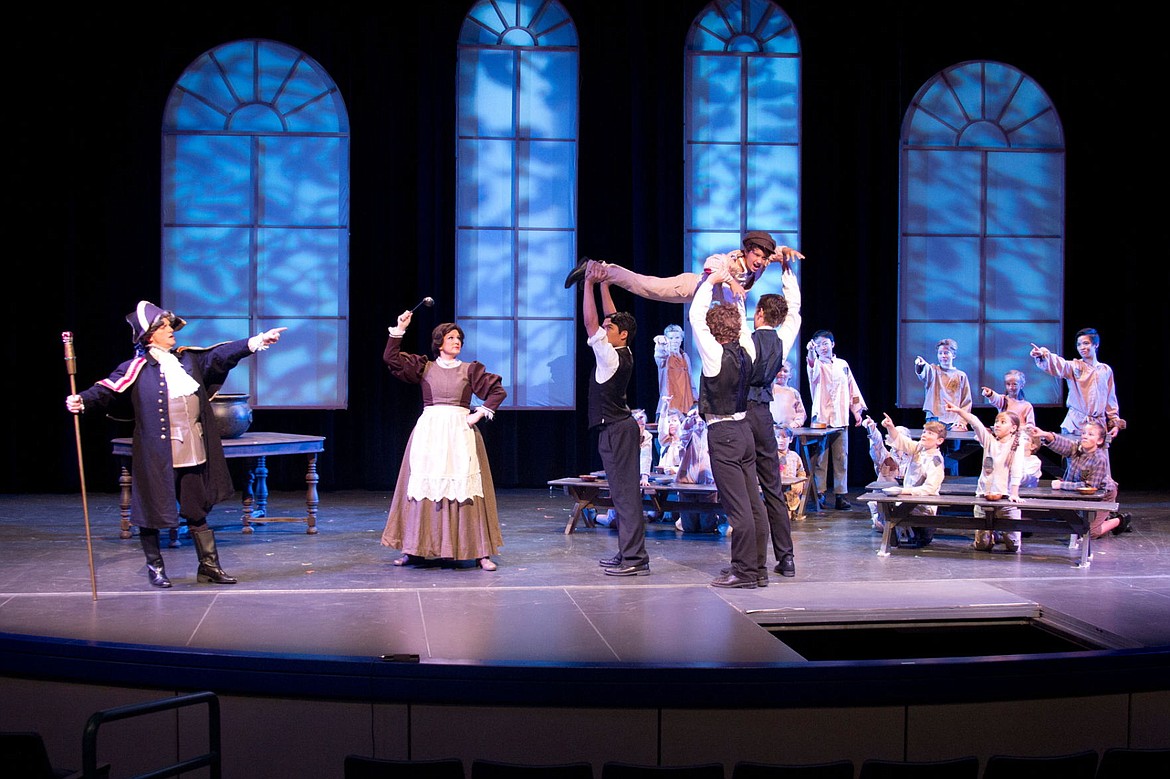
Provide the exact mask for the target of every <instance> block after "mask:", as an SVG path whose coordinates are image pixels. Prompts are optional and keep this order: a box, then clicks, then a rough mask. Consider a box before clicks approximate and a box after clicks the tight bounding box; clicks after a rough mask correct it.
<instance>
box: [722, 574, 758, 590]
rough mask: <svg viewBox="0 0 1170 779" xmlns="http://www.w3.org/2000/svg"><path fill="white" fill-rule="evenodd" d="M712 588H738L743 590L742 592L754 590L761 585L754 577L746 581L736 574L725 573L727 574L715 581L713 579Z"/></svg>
mask: <svg viewBox="0 0 1170 779" xmlns="http://www.w3.org/2000/svg"><path fill="white" fill-rule="evenodd" d="M711 586H712V587H728V588H731V587H737V588H739V589H742V590H754V589H755V588H756V587H758V586H759V583H758V581H757V580H756V578H755V577H752V578H751V579H745V578H742V577H739V576H736V575H735V574H734V573H732V572H730V571H728V572H727V573H725V574H723V575H721V576H719V577H717V578H715V579H712V580H711Z"/></svg>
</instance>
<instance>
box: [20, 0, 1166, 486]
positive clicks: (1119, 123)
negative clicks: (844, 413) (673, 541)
mask: <svg viewBox="0 0 1170 779" xmlns="http://www.w3.org/2000/svg"><path fill="white" fill-rule="evenodd" d="M563 3H564V5H565V6H566V8H567V9H568V10H569V12H570V13H571V14H572V16H573V19H574V21H575V23H576V25H577V29H578V33H579V38H580V45H581V60H580V66H581V128H580V163H581V164H580V182H579V223H578V228H579V233H578V242H579V247H578V248H579V250H580V252H581V253H582V254H588V255H590V256H595V257H599V258H604V259H614V260H622V261H624V262H627V263H630V264H632V265H633V266H635V267H637V268H639V269H641V270H644V271H647V272H651V273H662V274H666V273H673V272H677V270H678V269H679V267H680V262H681V260H680V258H681V254H682V240H681V235H680V233H681V230H682V218H683V192H682V159H683V149H682V98H683V88H682V73H683V52H682V47H683V42H684V40H685V36H686V33H687V30H688V27H689V25H690V24H691V22H692V20H693V19H694V17H695V16H696V15H697V14H698V13H699V11H700V10H701V9H702V8H703V7H704V5H705V3H704V2H702V0H657V1H651V0H620V1H619V0H563ZM781 5H782V7H783V8H784V9H785V11H786V12H787V13H788V14H789V16H790V17H791V18H792V19H793V20H794V21H795V23H796V25H797V29H798V31H799V35H800V38H801V45H802V50H803V53H804V60H803V74H804V82H803V127H804V138H803V142H804V146H803V193H802V197H803V200H802V203H803V239H802V245H801V246H800V247H799V248H800V249H802V250H803V251H804V252H805V253H806V254H807V255H808V257H809V259H808V261H807V262H806V264H805V266H804V270H803V290H804V301H805V303H804V314H805V319H804V321H805V328H806V331H807V332H811V329H818V328H822V327H824V328H828V329H831V330H832V331H833V332H834V333H835V334H836V336H837V342H838V352H839V353H840V354H841V356H843V357H845V358H846V359H847V360H848V361H849V362H850V364H851V365H852V366H853V368H854V369H855V371H856V373H857V374H858V376H859V377H861V381H862V387H863V391H864V393H865V395H866V398H867V400H868V401H869V403H870V404H871V412H872V413H874V414H880V413H881V412H882V411H889V412H890V413H891V416H893V417H894V418H895V420H896V421H899V422H905V423H907V424H910V425H912V426H917V422H918V421H919V414H920V412H918V411H916V410H914V409H897V408H895V407H894V405H893V402H894V366H893V364H892V359H891V355H892V354H893V349H894V343H895V337H894V336H895V332H894V328H895V320H894V317H895V312H896V301H897V290H896V278H897V259H898V258H897V251H898V236H897V218H898V138H899V131H900V125H901V121H902V117H903V115H904V114H905V111H906V108H907V106H908V103H909V101H910V99H911V98H912V97H913V95H914V93H915V92H916V91H917V89H918V88H919V87H920V86H921V85H922V84H923V83H924V82H925V81H926V80H927V79H929V78H930V77H931V76H933V75H934V74H935V73H937V72H938V71H940V70H942V69H943V68H946V67H948V66H950V65H954V64H956V63H959V62H963V61H966V60H972V59H991V60H998V61H1002V62H1005V63H1008V64H1011V65H1013V66H1015V67H1017V68H1019V69H1020V70H1022V71H1023V72H1025V73H1026V74H1028V75H1029V76H1031V77H1032V78H1034V79H1035V80H1036V81H1037V82H1038V83H1039V84H1040V85H1042V87H1043V88H1044V89H1045V90H1046V91H1047V92H1048V93H1049V96H1050V97H1051V98H1052V100H1053V102H1054V104H1055V105H1056V108H1057V110H1058V111H1059V112H1060V118H1061V120H1062V122H1063V124H1064V128H1065V133H1066V141H1067V149H1068V163H1067V172H1068V191H1067V214H1066V221H1067V239H1068V241H1067V271H1068V272H1067V276H1066V284H1065V289H1064V290H1063V291H1059V290H1054V291H1053V293H1052V294H1053V295H1054V303H1055V302H1056V300H1057V299H1056V297H1055V296H1056V295H1060V294H1063V296H1064V305H1065V307H1066V308H1065V310H1066V323H1067V333H1066V335H1065V338H1064V339H1063V341H1062V343H1060V344H1053V345H1051V346H1053V347H1056V348H1057V349H1058V351H1059V352H1060V353H1062V354H1066V355H1070V354H1072V352H1073V348H1072V334H1073V333H1074V332H1075V331H1076V330H1077V329H1079V328H1081V327H1085V326H1095V327H1097V328H1098V329H1099V330H1100V331H1101V332H1102V334H1103V339H1104V340H1103V343H1102V347H1101V359H1102V360H1103V361H1104V362H1107V363H1109V364H1111V365H1112V366H1113V367H1114V370H1115V372H1116V374H1117V379H1118V383H1119V388H1118V391H1119V396H1120V406H1121V411H1122V416H1124V417H1125V418H1127V419H1128V421H1129V423H1130V425H1131V427H1130V429H1129V430H1127V431H1126V432H1125V433H1123V434H1122V437H1121V438H1120V439H1119V441H1118V443H1117V444H1116V445H1115V447H1114V449H1113V470H1114V474H1115V476H1116V477H1117V478H1118V480H1119V481H1120V482H1121V484H1122V487H1123V489H1125V488H1141V487H1149V488H1152V487H1157V486H1160V485H1161V478H1160V470H1161V467H1162V466H1161V464H1160V460H1161V458H1160V457H1159V456H1157V454H1156V452H1157V450H1158V448H1159V444H1158V442H1157V441H1156V440H1155V436H1156V434H1157V433H1156V429H1157V425H1158V424H1160V423H1161V420H1162V413H1161V411H1162V406H1163V404H1162V402H1161V401H1162V399H1163V396H1164V394H1165V387H1166V386H1167V384H1168V381H1170V376H1168V375H1167V374H1168V370H1167V367H1166V366H1167V362H1168V361H1167V360H1166V359H1165V358H1163V357H1162V356H1161V355H1160V350H1161V348H1163V344H1162V343H1161V336H1162V335H1163V334H1164V333H1165V331H1166V328H1165V326H1164V324H1163V321H1164V316H1163V312H1164V305H1165V304H1164V303H1163V302H1162V300H1161V297H1162V293H1163V291H1164V289H1165V287H1166V281H1167V273H1166V270H1165V268H1164V265H1163V264H1162V263H1161V261H1160V257H1158V256H1155V257H1154V258H1153V259H1151V260H1149V261H1146V258H1145V257H1144V256H1143V255H1144V254H1146V253H1147V251H1148V250H1147V249H1146V244H1147V241H1149V242H1153V241H1156V240H1157V238H1156V237H1155V236H1156V235H1157V233H1156V230H1155V229H1154V228H1156V227H1157V225H1158V224H1159V222H1156V221H1154V219H1155V217H1154V215H1153V213H1152V209H1151V208H1149V207H1148V206H1146V199H1147V198H1157V196H1156V195H1147V194H1145V193H1146V192H1147V191H1149V190H1148V188H1147V187H1143V186H1142V184H1145V183H1146V179H1147V178H1152V177H1151V176H1149V175H1148V174H1152V173H1154V171H1155V170H1158V169H1157V168H1155V166H1154V160H1156V159H1159V157H1160V154H1161V146H1162V145H1161V144H1160V143H1158V141H1157V140H1156V138H1157V136H1156V135H1155V133H1154V132H1153V131H1154V129H1155V128H1156V127H1158V126H1159V125H1157V124H1156V123H1155V122H1154V120H1153V119H1152V117H1151V111H1150V110H1149V106H1151V105H1156V104H1157V102H1158V97H1159V96H1160V92H1153V91H1152V90H1151V89H1150V86H1151V85H1150V84H1149V80H1150V75H1149V74H1153V73H1157V72H1160V70H1161V69H1160V68H1158V69H1155V68H1153V67H1152V65H1153V64H1154V53H1153V52H1154V51H1156V50H1155V49H1154V48H1153V46H1152V45H1147V42H1148V41H1150V40H1152V36H1153V30H1154V29H1156V25H1154V24H1152V23H1151V20H1149V19H1146V20H1143V19H1141V18H1136V17H1133V16H1131V15H1130V13H1131V12H1130V11H1129V10H1126V9H1127V7H1125V6H1098V7H1096V8H1095V9H1094V11H1093V13H1092V14H1091V15H1089V14H1081V13H1078V14H1070V13H1069V10H1068V6H1067V5H1066V4H1059V3H1048V2H1030V3H1018V2H1016V3H1006V2H985V3H978V4H954V5H948V4H945V3H938V2H880V3H879V2H875V3H869V4H861V3H854V2H826V1H825V0H792V1H791V2H785V3H782V4H781ZM470 6H471V3H470V1H469V0H462V1H459V2H453V1H452V0H430V2H427V3H420V4H417V6H415V7H412V6H410V5H409V4H392V6H386V7H384V8H383V9H374V10H369V9H366V8H365V7H362V8H361V9H360V10H359V4H350V3H320V4H317V5H315V6H312V5H308V4H296V3H265V2H258V3H245V4H222V3H204V4H197V5H190V6H188V7H184V8H182V9H177V8H176V9H168V10H167V12H166V14H165V15H164V14H163V13H161V12H154V11H152V12H149V14H150V15H148V16H143V15H142V14H139V13H135V12H131V11H129V10H120V9H119V10H114V11H111V10H109V9H107V8H106V7H103V8H101V9H97V8H90V7H85V8H83V9H81V10H77V11H70V12H68V13H65V12H61V11H59V10H56V9H49V8H48V7H46V6H43V5H41V6H38V5H37V4H25V5H24V6H22V7H20V8H18V9H16V10H13V11H10V12H9V26H8V29H9V30H10V35H9V36H8V38H9V40H8V41H7V42H6V44H5V52H4V53H5V54H6V55H7V56H6V60H7V65H8V67H6V68H5V72H6V73H7V74H8V79H7V80H6V81H7V87H8V89H7V90H6V98H7V101H6V102H7V106H6V110H5V112H4V121H5V125H6V130H7V133H6V137H8V138H9V144H10V153H9V157H8V166H9V170H10V174H9V175H8V176H7V177H6V180H7V182H8V186H7V187H5V192H4V197H5V201H6V203H7V207H6V208H5V213H7V214H9V218H8V220H7V226H8V230H7V233H8V239H9V245H10V249H9V252H8V262H7V265H8V269H9V270H8V276H9V279H10V282H9V292H8V294H7V298H8V300H9V301H10V302H11V303H12V304H13V305H14V307H15V312H14V313H15V315H13V316H10V317H9V319H8V335H7V338H6V343H7V344H8V349H7V351H6V354H7V363H8V365H9V368H10V369H11V370H13V371H14V374H15V376H14V378H16V381H15V382H14V387H13V388H12V389H15V390H18V391H17V392H13V393H11V397H12V400H13V403H12V405H11V407H10V411H9V414H10V419H11V421H12V425H11V427H10V429H11V431H12V433H13V435H12V437H11V438H10V442H9V445H8V446H7V447H4V449H3V455H2V456H3V458H4V463H3V467H0V479H2V480H3V481H2V483H0V491H3V492H7V493H23V492H53V491H74V490H77V489H78V479H77V470H78V469H77V457H76V449H75V439H74V430H73V423H72V420H71V418H70V417H69V416H68V415H67V414H66V413H65V412H64V407H63V398H64V396H65V395H66V394H67V392H68V388H69V384H68V378H67V376H66V374H65V370H64V365H63V360H62V357H63V352H62V347H61V340H60V333H61V331H63V330H71V331H75V332H76V333H77V350H78V371H79V373H78V382H79V387H85V386H88V385H89V383H92V382H93V381H94V380H96V379H97V378H100V377H102V376H105V375H106V373H107V372H108V371H109V370H110V369H111V368H112V367H113V366H115V365H116V364H117V363H118V362H120V361H121V360H123V359H125V358H126V357H127V356H128V355H129V353H130V352H129V343H128V338H127V330H128V328H127V326H126V324H125V322H124V321H123V319H122V317H123V316H124V315H125V313H126V312H127V311H129V310H130V309H131V308H132V307H133V305H134V303H135V302H136V301H137V300H139V299H140V298H147V299H151V300H157V299H158V295H159V286H160V285H159V264H158V263H159V245H160V231H159V191H160V164H159V149H160V138H159V123H160V121H161V116H162V109H163V106H164V104H165V101H166V98H167V95H168V93H169V91H170V89H171V87H172V85H173V83H174V80H175V79H176V78H177V76H178V75H179V74H180V73H181V72H182V71H183V69H184V68H185V67H186V66H187V65H188V64H189V63H190V62H191V61H192V60H193V59H195V58H196V57H197V56H199V55H200V54H202V53H203V52H204V51H207V50H208V49H210V48H213V47H214V46H217V45H219V44H222V43H224V42H227V41H230V40H235V39H238V38H245V37H263V38H270V39H273V40H277V41H281V42H283V43H287V44H290V45H292V46H295V47H297V48H299V49H302V50H304V51H305V52H307V53H308V54H310V55H311V56H312V57H314V58H315V59H316V60H317V61H318V62H320V63H321V64H322V65H323V66H324V67H325V68H326V69H327V70H328V72H329V73H330V74H331V75H332V77H333V78H334V79H335V80H336V82H337V83H338V85H339V86H340V88H341V89H342V91H343V93H344V96H345V101H346V105H347V107H348V109H349V112H350V119H351V129H352V132H353V144H352V190H351V193H352V210H351V228H352V238H351V266H350V273H351V287H350V292H351V315H352V319H351V331H350V332H351V343H350V376H349V379H350V398H349V407H348V408H347V409H346V410H343V411H329V412H308V411H302V412H264V411H261V412H257V413H256V415H255V423H254V428H255V429H260V430H281V431H286V432H299V433H305V434H316V435H325V436H326V437H327V439H328V440H327V443H326V452H325V454H324V455H323V456H322V458H321V462H320V467H319V470H320V474H321V488H322V490H331V489H370V490H389V489H390V488H391V487H392V485H393V483H394V478H395V474H396V473H397V470H398V464H399V461H400V459H401V454H402V451H403V448H404V446H405V442H406V438H407V436H408V435H409V432H410V429H411V427H412V426H413V423H414V420H415V418H416V417H417V415H418V412H419V410H420V401H419V398H418V391H417V388H414V387H406V386H403V385H401V384H399V383H398V382H396V381H394V380H393V379H392V378H391V377H390V376H389V375H388V373H387V371H386V370H385V368H384V367H383V366H382V364H381V351H382V348H383V346H384V343H385V334H386V326H387V325H389V324H391V323H392V322H393V321H394V318H395V316H396V314H397V313H398V312H400V311H401V310H402V309H403V308H404V307H406V306H408V305H412V304H413V302H415V301H417V300H418V299H420V298H421V297H423V296H425V295H432V296H434V297H436V298H440V299H443V300H448V301H449V300H452V299H453V297H454V292H453V290H454V268H453V264H452V257H453V254H454V224H453V212H454V181H453V178H454V160H453V150H454V140H453V139H454V127H453V120H454V113H455V111H454V108H455V100H454V97H453V94H452V90H453V85H454V83H455V50H454V43H455V39H456V36H457V35H458V31H459V28H460V24H461V22H462V19H463V16H464V14H465V13H466V11H467V10H468V8H470ZM391 7H392V10H391ZM1133 13H1136V12H1133ZM1144 174H1145V175H1144ZM1150 183H1152V184H1154V186H1155V188H1156V186H1157V184H1158V180H1157V179H1154V180H1153V181H1152V182H1150ZM1154 191H1156V189H1155V190H1154ZM1158 216H1161V215H1160V214H1159V215H1158ZM1146 236H1150V238H1149V239H1147V238H1146ZM1155 251H1157V250H1155ZM1157 254H1158V255H1160V254H1161V251H1157ZM937 283H939V284H946V283H949V282H948V280H947V279H938V280H937ZM565 294H566V295H568V294H573V293H571V292H566V293H565ZM617 294H621V293H620V291H618V293H617ZM629 307H630V308H631V309H632V311H633V313H634V314H635V316H636V317H637V319H638V322H639V328H640V334H639V337H638V339H637V342H636V344H635V348H636V354H637V355H639V359H638V360H637V366H638V370H637V374H636V376H635V379H634V384H633V386H632V398H631V400H632V402H633V403H634V404H636V405H645V406H647V407H648V408H651V409H652V408H653V406H654V401H655V398H654V397H653V395H654V393H655V392H656V386H655V373H654V369H653V361H652V360H651V359H650V349H651V346H650V338H651V336H652V335H653V334H655V333H658V332H661V330H662V328H663V327H664V326H665V325H667V324H670V323H671V322H681V321H682V317H683V315H684V314H683V312H682V311H681V310H673V309H672V308H671V307H669V306H664V305H662V304H654V303H646V302H644V301H637V300H631V301H630V303H629ZM10 310H12V309H10ZM581 339H582V342H583V340H584V336H583V333H582V334H581ZM578 352H579V365H578V368H579V370H578V378H579V384H580V385H581V386H580V387H579V391H578V399H579V402H580V403H582V404H583V401H584V383H583V381H584V376H585V372H586V371H587V370H588V368H589V367H590V365H591V357H590V355H589V354H588V352H587V350H585V349H582V348H579V349H578ZM973 379H974V380H975V381H978V379H976V378H975V377H973ZM803 389H804V392H805V395H806V398H807V388H806V387H805V388H803ZM1039 415H1040V422H1041V424H1042V426H1045V427H1047V428H1048V429H1052V428H1055V427H1056V426H1057V425H1058V424H1059V421H1060V419H1061V418H1062V416H1063V412H1062V411H1061V410H1060V409H1055V408H1053V409H1040V411H1039ZM115 432H119V431H118V430H117V429H116V428H113V427H110V426H109V425H107V424H106V423H105V422H103V421H101V420H96V419H89V418H83V424H82V440H83V446H84V451H85V455H86V456H85V463H86V474H87V482H88V486H89V489H90V490H110V491H112V490H114V489H115V487H116V477H117V466H116V463H114V462H113V460H112V457H111V456H110V454H109V447H108V439H109V437H110V435H111V434H112V433H115ZM484 432H485V438H486V440H487V444H488V447H489V450H490V454H491V457H492V463H493V469H494V472H495V476H496V481H497V484H498V485H499V486H501V487H522V486H542V485H543V484H544V482H545V481H546V480H547V479H551V478H557V477H560V476H564V475H569V474H575V473H579V472H582V471H586V470H590V469H592V468H594V467H597V466H598V461H597V458H596V455H595V453H594V449H593V441H592V439H591V437H590V435H589V432H588V431H587V429H586V427H585V417H584V413H583V412H580V411H579V412H575V413H570V412H522V413H505V414H500V415H499V416H498V418H497V419H496V420H495V421H494V422H492V423H490V424H488V425H485V427H484ZM853 440H854V441H855V442H856V443H855V445H854V447H853V452H852V456H851V458H850V460H851V469H850V470H851V473H850V483H851V485H853V487H854V488H857V487H859V486H860V485H862V484H864V483H865V482H866V481H868V480H869V479H870V478H871V477H872V474H873V470H872V465H871V463H870V462H869V458H868V456H867V454H866V450H865V448H864V447H863V445H862V444H863V441H864V439H863V437H861V436H860V434H857V437H855V438H854V439H853ZM292 459H293V458H275V459H274V460H273V461H271V462H270V463H269V465H270V468H271V469H272V474H271V476H270V487H272V488H273V489H281V488H289V489H292V488H296V487H297V486H298V485H299V483H302V482H300V480H301V479H302V478H303V467H302V464H301V463H292V462H289V463H283V462H280V461H281V460H290V461H291V460H292Z"/></svg>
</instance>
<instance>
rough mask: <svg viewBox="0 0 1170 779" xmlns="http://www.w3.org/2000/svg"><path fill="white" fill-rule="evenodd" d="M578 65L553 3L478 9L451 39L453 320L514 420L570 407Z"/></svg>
mask: <svg viewBox="0 0 1170 779" xmlns="http://www.w3.org/2000/svg"><path fill="white" fill-rule="evenodd" d="M577 60H578V54H577V33H576V30H575V28H574V26H573V22H572V19H571V18H570V17H569V15H568V13H567V12H566V11H565V9H564V8H563V7H562V6H561V4H560V3H559V2H557V1H556V0H508V2H500V1H499V0H480V1H479V2H477V3H476V4H475V6H474V7H473V8H472V9H471V11H470V12H468V14H467V17H466V18H465V19H464V22H463V28H462V30H461V31H460V34H459V47H458V66H457V73H458V75H457V78H458V84H457V89H456V95H457V97H456V100H457V120H456V121H457V127H458V138H457V140H456V154H457V165H456V181H457V195H456V244H455V267H456V284H455V314H456V319H457V320H458V322H459V323H460V325H462V327H463V328H464V330H465V331H466V334H467V344H468V353H469V354H470V355H472V356H474V357H475V359H477V360H479V361H481V362H483V363H484V364H485V365H487V366H489V368H490V370H492V371H493V372H496V373H499V374H500V375H502V376H503V378H504V386H505V387H507V388H508V400H507V406H509V407H512V408H545V409H552V408H558V409H565V408H572V407H573V405H574V397H575V396H574V386H575V383H576V375H575V370H574V359H573V354H574V349H573V345H574V344H575V343H576V340H577V339H576V333H575V331H574V325H575V323H576V318H575V312H576V308H575V303H576V298H574V296H573V295H569V294H566V293H565V291H564V288H563V285H562V281H563V279H564V274H565V269H566V268H571V267H573V265H574V262H573V258H574V257H575V256H576V243H577V240H576V239H577V200H576V199H577V128H578V122H577V65H578V63H577Z"/></svg>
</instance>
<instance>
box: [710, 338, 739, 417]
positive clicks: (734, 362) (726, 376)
mask: <svg viewBox="0 0 1170 779" xmlns="http://www.w3.org/2000/svg"><path fill="white" fill-rule="evenodd" d="M751 371H752V362H751V360H749V359H748V354H747V352H745V351H744V349H743V347H742V346H740V345H739V342H738V341H735V342H733V343H729V344H723V357H722V360H721V362H720V366H719V374H718V375H717V376H708V375H707V374H705V373H704V374H703V375H702V376H700V377H699V413H700V414H702V415H703V418H704V419H706V418H707V415H708V414H716V415H718V416H730V415H731V414H737V413H739V412H741V411H747V397H748V382H749V380H750V379H751Z"/></svg>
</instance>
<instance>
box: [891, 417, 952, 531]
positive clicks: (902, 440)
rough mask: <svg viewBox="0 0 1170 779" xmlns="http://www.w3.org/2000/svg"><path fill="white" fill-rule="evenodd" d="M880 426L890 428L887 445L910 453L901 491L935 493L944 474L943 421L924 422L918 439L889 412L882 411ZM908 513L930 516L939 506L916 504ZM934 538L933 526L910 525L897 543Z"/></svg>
mask: <svg viewBox="0 0 1170 779" xmlns="http://www.w3.org/2000/svg"><path fill="white" fill-rule="evenodd" d="M882 427H884V428H885V429H886V430H888V431H889V442H890V447H891V448H893V449H894V451H898V452H905V453H906V454H907V455H909V456H910V464H909V465H907V466H906V475H905V477H903V480H902V494H903V495H937V494H938V491H939V487H941V486H942V483H943V477H944V476H946V468H945V467H944V465H943V456H942V452H941V451H939V447H940V446H941V445H942V443H943V441H945V440H947V427H946V425H944V424H943V423H942V422H939V421H937V420H931V421H930V422H927V423H926V424H924V425H923V426H922V437H921V438H919V439H918V440H917V441H915V440H914V439H912V438H910V436H908V435H904V434H903V433H902V429H900V428H897V427H894V422H893V420H892V419H890V415H889V414H882ZM910 513H911V514H914V515H924V516H931V517H933V516H934V515H935V514H937V513H938V506H915V507H914V509H913V510H912V511H911V512H910ZM933 540H934V528H931V527H912V528H910V533H909V534H908V536H907V537H906V538H905V540H899V544H900V545H902V544H904V545H907V546H926V545H927V544H929V543H930V542H931V541H933Z"/></svg>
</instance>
